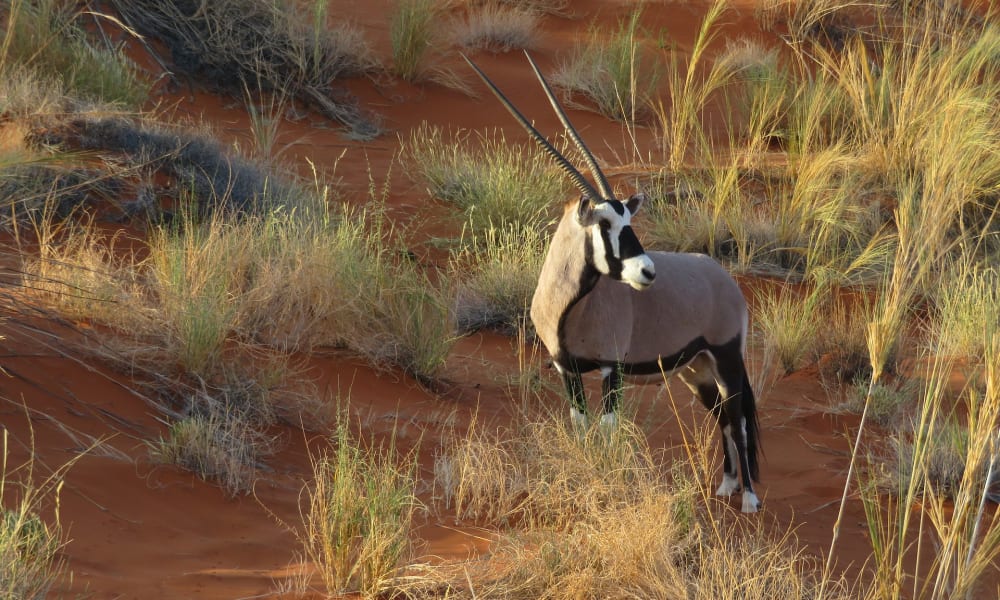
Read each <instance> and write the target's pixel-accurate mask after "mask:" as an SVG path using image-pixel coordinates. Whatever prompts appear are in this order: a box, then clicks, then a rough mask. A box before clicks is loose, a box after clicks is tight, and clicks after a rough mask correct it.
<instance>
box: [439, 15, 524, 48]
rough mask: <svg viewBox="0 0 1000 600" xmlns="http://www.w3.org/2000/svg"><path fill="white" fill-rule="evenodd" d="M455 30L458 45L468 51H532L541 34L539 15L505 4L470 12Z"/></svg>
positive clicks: (457, 24) (456, 24) (457, 23)
mask: <svg viewBox="0 0 1000 600" xmlns="http://www.w3.org/2000/svg"><path fill="white" fill-rule="evenodd" d="M452 30H453V31H454V34H453V35H454V38H455V40H456V42H457V43H458V45H460V46H462V47H464V48H468V49H473V50H488V51H490V52H508V51H510V50H514V49H517V48H524V49H531V48H533V47H534V46H535V43H536V38H537V35H538V15H537V14H536V13H535V12H533V11H528V10H524V9H522V8H518V7H513V6H507V5H504V4H484V5H482V6H478V7H475V8H472V9H470V11H469V13H468V14H467V15H466V17H465V19H464V20H459V21H457V22H456V23H455V25H454V26H453V27H452Z"/></svg>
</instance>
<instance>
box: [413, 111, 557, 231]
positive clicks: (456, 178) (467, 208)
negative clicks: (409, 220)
mask: <svg viewBox="0 0 1000 600" xmlns="http://www.w3.org/2000/svg"><path fill="white" fill-rule="evenodd" d="M405 143H406V146H405V149H404V151H403V158H404V159H405V160H406V161H407V162H408V163H410V164H412V165H413V166H414V171H415V172H416V174H417V176H418V177H419V179H420V180H422V181H424V182H425V183H426V184H427V186H428V191H429V192H430V194H431V195H432V196H434V197H436V198H440V199H441V200H445V201H447V202H450V203H453V204H455V205H456V206H457V207H458V208H460V209H461V210H462V212H463V213H464V216H465V219H466V222H467V223H468V224H469V227H470V229H471V231H472V233H473V235H480V234H482V233H483V232H485V231H488V230H489V229H491V228H494V227H495V228H500V229H504V228H507V227H510V226H515V227H517V228H519V229H523V230H526V231H540V230H542V229H543V228H544V227H545V225H547V224H548V222H549V220H550V219H551V217H552V215H553V214H554V211H555V209H556V208H557V207H560V206H561V205H562V203H563V201H564V200H565V199H566V194H567V191H568V189H569V188H568V187H567V185H566V181H565V177H564V176H563V173H562V171H560V170H559V169H558V168H556V167H554V166H552V164H551V159H550V158H549V157H548V155H547V154H545V152H544V151H543V150H540V149H539V148H538V147H537V146H534V145H524V144H516V145H508V144H507V142H506V140H505V139H504V137H503V134H500V133H494V134H484V135H482V136H481V137H480V138H479V139H478V140H475V141H472V140H470V139H469V137H468V135H467V134H461V133H459V134H456V135H455V136H453V139H448V138H446V136H445V134H444V133H443V132H442V131H441V130H440V129H439V128H436V127H431V126H429V125H423V126H421V127H419V128H418V129H417V130H415V131H414V132H413V133H412V134H411V135H410V139H409V140H406V142H405Z"/></svg>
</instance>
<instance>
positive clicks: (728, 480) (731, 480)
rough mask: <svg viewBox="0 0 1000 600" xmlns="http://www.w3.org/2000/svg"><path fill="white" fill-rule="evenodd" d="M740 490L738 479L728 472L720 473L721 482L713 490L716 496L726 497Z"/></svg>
mask: <svg viewBox="0 0 1000 600" xmlns="http://www.w3.org/2000/svg"><path fill="white" fill-rule="evenodd" d="M738 491H740V480H739V478H738V477H736V476H735V475H732V474H730V473H723V474H722V483H721V484H719V489H717V490H715V495H716V496H725V497H726V498H728V497H729V496H732V495H733V494H735V493H736V492H738Z"/></svg>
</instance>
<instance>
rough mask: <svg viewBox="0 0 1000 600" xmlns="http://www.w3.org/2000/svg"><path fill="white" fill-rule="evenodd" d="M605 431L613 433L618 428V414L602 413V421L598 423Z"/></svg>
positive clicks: (602, 430)
mask: <svg viewBox="0 0 1000 600" xmlns="http://www.w3.org/2000/svg"><path fill="white" fill-rule="evenodd" d="M598 426H599V427H600V428H601V432H603V433H611V432H612V431H614V430H615V429H618V415H617V414H615V413H613V412H609V413H604V414H603V415H601V421H600V423H599V425H598Z"/></svg>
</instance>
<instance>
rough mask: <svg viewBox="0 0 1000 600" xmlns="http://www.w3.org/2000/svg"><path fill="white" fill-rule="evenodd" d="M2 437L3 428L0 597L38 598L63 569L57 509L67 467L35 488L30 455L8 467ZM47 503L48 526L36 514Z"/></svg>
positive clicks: (60, 574)
mask: <svg viewBox="0 0 1000 600" xmlns="http://www.w3.org/2000/svg"><path fill="white" fill-rule="evenodd" d="M8 437H9V431H8V430H7V429H6V428H5V429H4V431H3V455H2V457H0V458H2V460H0V502H2V504H0V596H3V597H4V598H18V599H20V598H25V599H29V600H36V599H42V598H45V597H46V596H47V595H48V592H49V590H50V588H51V587H52V585H53V584H54V583H55V582H56V581H57V580H58V579H59V578H60V577H62V576H63V574H64V570H65V562H64V559H62V558H61V557H60V555H59V551H60V550H61V549H62V547H63V545H64V544H65V543H66V541H65V538H64V535H65V534H64V532H63V529H62V524H61V523H60V522H59V512H58V505H59V493H60V491H61V490H62V484H63V477H64V476H65V472H66V468H67V467H68V465H67V466H64V467H62V468H60V469H58V470H57V471H56V472H55V473H53V474H52V475H50V476H49V477H48V478H46V479H45V480H44V481H43V482H42V483H41V484H38V483H37V482H36V481H34V480H33V479H34V476H35V470H34V457H32V459H31V460H29V461H28V462H27V463H26V464H25V465H23V466H21V467H17V468H11V467H10V466H9V465H8V462H7V461H8V457H9V454H8ZM18 472H20V475H17V473H18ZM50 503H52V504H54V505H55V506H56V512H55V519H56V520H55V522H54V523H47V522H45V521H44V520H42V518H41V517H40V516H39V513H40V512H41V511H42V510H43V509H45V508H47V507H48V505H49V504H50Z"/></svg>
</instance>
